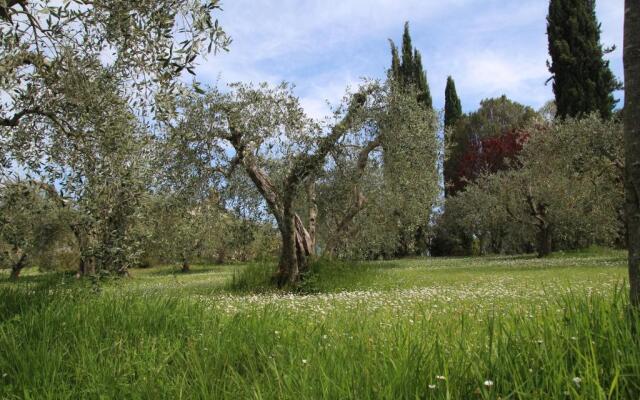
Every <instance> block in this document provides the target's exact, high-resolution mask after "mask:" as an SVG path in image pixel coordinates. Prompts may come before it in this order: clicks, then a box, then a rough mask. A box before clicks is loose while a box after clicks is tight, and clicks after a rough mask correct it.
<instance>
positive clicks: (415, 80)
mask: <svg viewBox="0 0 640 400" xmlns="http://www.w3.org/2000/svg"><path fill="white" fill-rule="evenodd" d="M389 43H390V45H391V68H390V69H389V72H388V74H389V77H390V78H393V79H394V80H395V81H396V82H398V83H399V85H400V86H401V87H403V88H405V89H408V88H412V89H414V90H416V91H417V93H418V101H419V102H420V103H421V104H423V105H424V106H425V108H427V109H432V108H433V99H432V98H431V91H430V89H429V83H428V81H427V74H426V72H425V71H424V67H423V66H422V55H421V54H420V52H419V51H418V50H417V49H414V47H413V44H412V41H411V34H410V33H409V23H408V22H405V24H404V33H403V34H402V56H400V54H399V53H398V47H397V46H396V45H395V43H393V41H392V40H389Z"/></svg>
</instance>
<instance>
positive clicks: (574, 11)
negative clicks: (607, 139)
mask: <svg viewBox="0 0 640 400" xmlns="http://www.w3.org/2000/svg"><path fill="white" fill-rule="evenodd" d="M595 7H596V4H595V0H550V3H549V14H548V16H547V36H548V39H549V53H550V55H551V63H550V64H549V71H550V72H551V74H553V76H552V77H551V79H552V80H553V92H554V93H555V97H556V105H557V107H558V114H557V115H558V116H559V117H561V118H563V117H576V116H580V115H584V114H588V113H591V112H594V111H597V112H599V113H600V115H601V116H602V117H603V118H610V117H611V115H612V112H613V109H614V107H615V104H616V100H615V99H614V97H613V91H614V90H616V88H618V87H619V83H618V82H617V80H616V79H615V77H614V76H613V73H612V72H611V69H610V68H609V62H608V61H606V60H604V58H603V56H604V54H605V50H604V49H603V48H602V44H600V24H599V23H598V20H597V18H596V10H595Z"/></svg>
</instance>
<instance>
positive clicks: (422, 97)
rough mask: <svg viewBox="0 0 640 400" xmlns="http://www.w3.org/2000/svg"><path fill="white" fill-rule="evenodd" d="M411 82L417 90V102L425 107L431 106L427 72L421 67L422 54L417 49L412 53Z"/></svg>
mask: <svg viewBox="0 0 640 400" xmlns="http://www.w3.org/2000/svg"><path fill="white" fill-rule="evenodd" d="M413 82H414V84H415V85H416V90H417V91H418V102H420V103H421V104H423V105H424V106H425V107H426V108H429V109H430V108H432V107H433V100H432V98H431V91H430V90H429V84H428V83H427V73H426V72H425V71H424V68H423V67H422V55H421V54H420V52H419V51H418V50H415V51H414V53H413Z"/></svg>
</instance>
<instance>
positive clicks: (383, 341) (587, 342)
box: [0, 251, 640, 400]
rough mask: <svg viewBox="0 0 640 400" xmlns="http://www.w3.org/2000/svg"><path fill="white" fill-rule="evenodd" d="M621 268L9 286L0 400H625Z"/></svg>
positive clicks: (637, 370) (583, 263)
mask: <svg viewBox="0 0 640 400" xmlns="http://www.w3.org/2000/svg"><path fill="white" fill-rule="evenodd" d="M625 265H626V259H625V255H624V254H623V253H621V252H610V251H590V252H583V253H571V254H561V255H554V257H551V258H549V259H545V260H538V259H535V258H533V257H528V256H521V257H484V258H456V259H412V260H403V261H393V262H372V263H358V264H353V263H351V264H350V263H327V262H320V263H317V264H315V265H314V268H313V272H312V273H311V275H310V276H309V277H308V278H307V280H306V282H305V283H304V284H303V286H302V287H301V288H300V291H299V292H298V293H295V294H294V293H284V292H279V291H276V290H273V289H270V288H269V287H268V286H266V285H265V282H266V281H267V280H268V278H269V275H270V268H271V266H269V265H252V266H245V265H236V266H215V267H213V266H196V267H194V270H193V272H191V273H189V274H180V273H176V272H175V270H174V269H173V268H172V267H164V268H154V269H146V270H135V271H133V279H123V280H114V281H108V282H104V283H103V284H101V285H100V287H99V290H96V287H94V286H92V285H91V284H90V283H88V282H75V281H74V279H73V278H72V277H70V276H68V275H55V274H52V275H37V274H32V275H28V276H27V278H29V279H25V280H23V281H22V282H19V283H17V284H16V283H11V282H8V281H6V279H2V280H0V398H2V399H4V398H7V399H14V398H15V399H18V398H19V399H23V398H26V399H102V398H107V399H110V398H115V399H121V398H133V399H158V398H170V399H194V398H202V399H224V398H230V399H245V398H256V399H261V398H264V399H318V398H328V399H349V398H351V399H405V398H406V399H447V398H448V399H476V398H477V399H498V398H501V399H609V398H611V399H634V400H635V399H638V398H640V339H639V338H640V336H639V334H638V332H640V318H638V317H637V316H631V315H629V314H628V311H627V307H626V303H627V297H626V291H627V286H626V284H625V278H626V269H625ZM0 279H1V278H0ZM489 381H491V382H492V384H491V385H489ZM485 382H486V383H487V384H486V385H485Z"/></svg>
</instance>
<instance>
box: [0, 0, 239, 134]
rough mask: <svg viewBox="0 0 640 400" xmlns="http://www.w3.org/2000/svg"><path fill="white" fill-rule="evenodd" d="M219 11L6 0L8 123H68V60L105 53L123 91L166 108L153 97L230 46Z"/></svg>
mask: <svg viewBox="0 0 640 400" xmlns="http://www.w3.org/2000/svg"><path fill="white" fill-rule="evenodd" d="M219 9H220V3H219V1H218V0H187V1H178V0H159V1H158V0H140V1H102V0H101V1H84V0H65V1H59V2H51V1H44V0H4V1H0V93H2V99H3V104H2V108H1V109H0V126H4V127H15V126H17V125H18V124H20V122H21V121H22V120H23V119H30V118H44V119H48V120H50V121H51V122H52V123H59V122H61V120H64V116H63V115H60V114H58V113H56V112H55V109H54V108H55V103H56V95H57V92H56V83H57V80H58V73H59V72H60V70H61V68H63V67H64V66H63V65H62V64H61V61H62V59H64V58H65V57H71V58H79V57H99V58H100V59H101V60H102V63H103V66H105V67H109V68H111V69H112V71H113V73H114V74H115V75H117V77H118V81H119V82H120V86H119V89H120V91H121V94H125V93H126V94H128V95H129V96H130V99H131V100H132V101H133V103H134V104H136V105H138V106H141V107H145V106H155V105H159V104H160V103H158V102H156V101H149V100H157V99H154V96H153V95H154V94H159V95H160V96H159V98H163V97H164V98H166V97H168V96H167V95H169V94H171V93H172V92H175V90H176V89H177V87H178V85H177V83H176V79H175V78H176V77H178V76H180V74H181V73H182V72H183V71H189V72H193V68H194V66H195V63H196V62H197V59H198V55H200V54H201V53H203V52H205V51H207V50H208V51H211V50H218V49H224V48H226V46H227V45H228V44H229V38H228V37H227V36H226V35H225V33H224V31H223V30H222V29H221V27H220V26H219V25H218V22H217V20H215V18H214V17H213V13H214V12H216V11H218V10H219ZM131 88H133V89H134V90H130V89H131ZM5 99H7V100H5ZM52 108H53V109H52Z"/></svg>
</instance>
